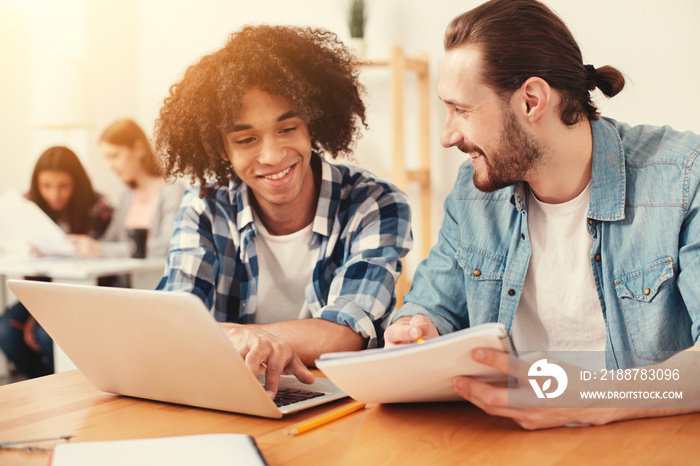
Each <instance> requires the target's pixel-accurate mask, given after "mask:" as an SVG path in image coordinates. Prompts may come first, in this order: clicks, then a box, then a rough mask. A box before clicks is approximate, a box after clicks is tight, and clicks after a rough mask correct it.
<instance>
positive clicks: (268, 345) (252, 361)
mask: <svg viewBox="0 0 700 466" xmlns="http://www.w3.org/2000/svg"><path fill="white" fill-rule="evenodd" d="M219 326H221V328H222V329H223V330H224V332H225V333H226V336H228V338H229V340H231V342H232V343H233V346H234V347H235V348H236V350H237V351H238V353H239V354H240V355H241V357H242V358H243V360H244V361H245V365H246V366H247V367H248V369H249V370H250V372H251V373H252V374H253V375H254V376H255V378H257V377H258V372H259V371H260V365H261V364H265V366H267V368H266V370H265V391H267V394H268V395H269V396H270V398H271V399H274V398H275V395H276V394H277V387H278V386H279V381H280V375H282V374H285V375H287V374H291V375H294V376H295V377H296V378H297V379H299V381H300V382H302V383H308V384H310V383H313V382H314V380H315V377H314V375H313V374H312V373H311V372H309V370H308V369H307V368H306V366H305V365H304V364H303V363H302V362H301V360H300V359H299V357H298V356H297V355H296V353H294V350H293V349H292V347H291V346H290V345H288V344H287V343H286V342H285V341H283V340H281V339H280V338H277V337H276V336H274V335H272V334H271V333H269V332H267V331H265V330H263V329H262V328H260V327H258V326H254V325H241V324H233V323H230V322H219Z"/></svg>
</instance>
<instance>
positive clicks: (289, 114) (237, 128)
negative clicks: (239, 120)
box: [231, 110, 299, 133]
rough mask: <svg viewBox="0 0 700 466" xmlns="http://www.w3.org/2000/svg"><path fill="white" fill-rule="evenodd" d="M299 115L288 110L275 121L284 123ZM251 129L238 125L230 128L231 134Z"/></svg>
mask: <svg viewBox="0 0 700 466" xmlns="http://www.w3.org/2000/svg"><path fill="white" fill-rule="evenodd" d="M298 116H299V114H298V113H297V112H295V111H294V110H290V111H288V112H284V113H283V114H282V115H280V116H279V117H277V121H278V122H280V121H284V120H289V119H290V118H295V117H298ZM252 128H253V127H252V126H251V125H248V124H245V123H244V124H239V125H233V128H231V132H232V133H235V132H236V131H245V130H247V129H252Z"/></svg>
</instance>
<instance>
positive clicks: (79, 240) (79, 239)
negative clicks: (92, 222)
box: [67, 235, 102, 257]
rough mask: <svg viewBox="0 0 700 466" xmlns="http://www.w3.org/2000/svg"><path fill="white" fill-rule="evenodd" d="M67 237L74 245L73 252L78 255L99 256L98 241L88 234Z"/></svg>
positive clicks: (100, 250) (100, 251)
mask: <svg viewBox="0 0 700 466" xmlns="http://www.w3.org/2000/svg"><path fill="white" fill-rule="evenodd" d="M67 238H68V239H69V240H70V241H72V242H73V244H74V245H75V253H76V254H77V255H78V256H80V257H100V256H102V247H101V246H100V242H99V241H97V240H96V239H93V238H91V237H89V236H88V235H68V236H67Z"/></svg>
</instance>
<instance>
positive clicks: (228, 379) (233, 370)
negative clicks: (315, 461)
mask: <svg viewBox="0 0 700 466" xmlns="http://www.w3.org/2000/svg"><path fill="white" fill-rule="evenodd" d="M7 283H8V286H9V287H10V289H12V291H13V292H14V293H15V294H16V295H17V297H18V298H19V299H20V301H21V302H22V304H24V305H25V306H26V307H27V309H28V310H29V311H30V312H31V313H32V315H33V316H34V317H35V318H36V320H37V321H38V322H39V323H40V324H41V326H42V327H43V328H44V329H45V330H46V331H47V332H48V334H49V335H50V336H51V337H52V338H53V339H54V340H55V342H56V343H57V344H58V345H59V346H60V347H61V349H62V350H63V351H64V352H65V353H66V355H67V356H68V357H69V358H70V359H71V360H72V361H73V362H74V363H75V365H76V366H77V367H78V369H80V371H81V372H82V373H83V374H84V375H85V376H86V377H87V378H88V379H89V380H90V381H91V382H92V383H93V384H94V385H95V386H96V387H97V388H98V389H100V390H103V391H106V392H110V393H116V394H120V395H128V396H134V397H139V398H146V399H153V400H159V401H167V402H172V403H179V404H185V405H191V406H198V407H204V408H211V409H218V410H224V411H232V412H236V413H243V414H253V415H257V416H264V417H272V418H279V417H281V416H282V414H283V411H281V410H280V409H279V408H278V407H277V406H275V403H274V402H273V401H272V400H270V398H269V397H268V396H267V393H265V390H264V388H263V387H262V386H261V385H260V383H259V381H258V379H257V378H256V377H254V376H253V375H252V374H251V373H250V371H249V370H248V369H247V367H246V366H245V363H244V362H243V359H242V358H241V357H240V355H239V354H238V352H237V351H236V350H235V348H234V346H233V345H232V344H231V342H230V341H229V340H228V338H227V337H226V335H225V334H224V333H223V331H222V330H221V329H220V328H219V326H218V324H217V323H216V321H215V320H214V318H213V317H212V315H211V314H210V313H209V311H208V310H207V309H206V307H205V306H204V304H203V303H202V301H201V300H200V299H199V298H197V297H196V296H194V295H192V294H189V293H180V292H165V291H150V290H133V289H125V288H108V287H95V286H78V285H61V284H55V283H46V282H35V281H24V280H8V282H7ZM285 379H287V378H286V377H285ZM320 381H322V382H323V383H324V384H325V387H324V388H323V389H321V390H319V391H326V390H328V389H332V388H335V387H334V386H333V385H332V384H330V385H329V384H328V381H326V380H323V379H319V382H320ZM299 385H300V386H303V387H304V388H306V389H310V390H316V388H314V385H304V384H299ZM336 391H337V393H336V394H334V395H333V396H331V397H328V396H324V397H320V399H316V400H315V402H313V403H305V404H306V405H308V406H313V405H317V404H320V403H323V402H325V401H330V400H331V399H337V398H339V397H342V396H344V394H343V393H342V392H340V391H339V390H337V389H336ZM309 401H313V400H309ZM301 408H302V406H299V407H296V406H292V407H287V408H286V409H285V410H284V411H285V412H287V411H289V412H291V411H297V410H299V409H301Z"/></svg>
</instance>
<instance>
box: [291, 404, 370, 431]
mask: <svg viewBox="0 0 700 466" xmlns="http://www.w3.org/2000/svg"><path fill="white" fill-rule="evenodd" d="M365 406H366V405H365V404H364V403H353V404H351V405H349V406H346V407H344V408H342V409H339V410H337V411H333V412H332V413H330V414H328V415H326V416H323V417H320V418H318V419H316V420H313V421H310V422H307V423H306V424H301V425H299V426H297V427H295V428H293V429H292V430H290V431H289V435H299V434H303V433H304V432H307V431H309V430H311V429H315V428H316V427H319V426H322V425H324V424H328V423H329V422H333V421H335V420H336V419H340V418H341V417H344V416H347V415H348V414H352V413H354V412H355V411H359V410H361V409H363V408H364V407H365Z"/></svg>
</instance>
